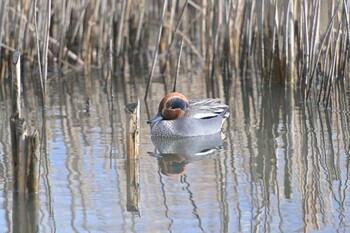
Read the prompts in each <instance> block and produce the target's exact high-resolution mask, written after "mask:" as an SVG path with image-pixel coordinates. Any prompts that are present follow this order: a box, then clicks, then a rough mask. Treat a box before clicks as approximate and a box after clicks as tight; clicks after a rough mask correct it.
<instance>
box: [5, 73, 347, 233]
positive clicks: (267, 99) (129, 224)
mask: <svg viewBox="0 0 350 233" xmlns="http://www.w3.org/2000/svg"><path fill="white" fill-rule="evenodd" d="M201 75H203V74H201V73H198V74H192V75H189V76H188V78H183V81H182V82H181V83H180V84H179V87H178V90H179V91H181V92H183V93H185V94H186V95H187V96H188V98H189V99H191V98H201V97H205V96H206V94H205V93H206V87H205V84H204V83H203V82H202V81H200V80H202V78H203V77H202V76H201ZM186 77H187V76H186ZM118 78H119V79H118V80H117V81H116V82H114V83H109V84H108V85H107V86H106V85H105V81H104V78H103V75H101V74H100V73H98V72H93V73H91V74H87V75H84V74H74V75H70V76H68V77H64V78H63V77H60V78H58V77H53V78H51V79H50V80H49V84H48V88H49V89H48V90H49V93H50V94H49V97H48V101H47V107H46V126H47V143H46V147H47V156H44V158H43V159H42V163H41V177H40V181H41V186H40V191H39V193H38V194H37V195H36V199H35V198H34V200H36V201H37V202H36V204H35V203H34V204H33V205H34V210H33V211H32V210H31V209H30V208H29V209H30V210H29V212H30V211H32V212H31V213H33V214H34V215H35V214H36V215H37V216H38V218H37V226H38V227H39V231H40V232H303V231H305V232H316V231H317V232H330V231H338V232H346V231H350V230H349V228H350V207H349V206H350V197H349V196H350V193H349V188H348V180H349V177H350V176H349V159H350V157H349V148H350V147H349V146H350V144H349V141H350V140H349V135H350V131H349V129H350V127H349V117H350V111H349V106H348V103H349V95H348V94H346V92H339V93H340V94H339V95H334V96H333V97H332V100H333V102H332V108H328V109H327V108H322V107H316V106H314V105H313V104H312V102H311V103H309V104H307V103H304V102H302V101H300V99H299V95H298V92H297V91H292V90H290V89H288V88H285V87H283V86H278V85H275V86H273V87H272V88H271V89H269V88H268V87H266V88H257V87H256V85H255V84H254V82H255V81H254V80H255V79H256V78H257V77H254V75H252V77H251V78H250V79H247V80H252V82H248V81H247V82H243V83H241V81H240V79H239V78H238V77H237V79H236V80H235V82H234V84H232V85H231V86H230V88H231V89H230V91H229V95H224V94H223V89H224V88H222V87H221V88H219V93H220V95H219V96H220V97H221V98H222V100H226V102H227V103H228V104H229V105H230V110H231V116H230V118H229V120H228V122H227V124H226V126H225V128H226V133H225V134H224V135H215V136H213V137H211V138H202V139H193V140H192V141H190V142H188V141H181V140H178V141H172V140H171V141H162V140H160V141H159V140H155V139H152V138H151V136H150V134H149V127H148V125H147V124H146V120H147V119H148V118H149V117H150V116H151V115H153V114H154V113H155V111H156V110H157V107H158V106H157V105H158V101H159V100H160V99H161V98H162V96H163V95H164V94H165V91H164V86H163V84H161V79H160V78H158V79H157V78H156V79H155V83H154V85H153V87H152V93H151V95H150V100H149V101H148V102H147V105H146V103H145V102H143V101H141V103H142V107H141V117H142V121H141V122H142V124H141V145H140V151H141V154H140V159H139V176H140V193H139V196H140V201H139V203H138V208H139V209H138V210H139V211H138V212H137V211H134V212H131V211H128V208H127V191H128V188H130V187H128V185H127V171H128V163H127V160H126V142H125V141H126V140H125V134H126V132H125V130H126V126H125V124H126V117H127V116H126V114H125V112H124V106H125V104H126V103H127V102H130V101H135V100H136V97H137V95H140V96H141V95H142V93H144V89H143V87H144V86H145V85H144V84H143V83H144V82H145V80H142V79H141V78H138V79H136V82H135V83H132V82H129V81H128V79H129V78H130V77H128V76H127V77H125V79H126V81H125V83H126V84H123V85H122V84H121V82H122V81H121V80H122V78H123V77H118ZM111 85H112V88H110V87H111ZM7 88H8V86H6V87H5V89H3V90H2V92H1V95H0V96H1V98H0V109H1V113H0V119H1V120H0V126H1V128H0V130H1V134H0V174H1V175H0V190H1V195H0V206H1V208H0V232H12V231H14V230H16V229H18V228H17V227H18V226H17V225H16V224H18V221H17V222H16V220H15V219H17V218H19V217H20V213H16V212H15V210H14V208H13V206H14V201H16V200H15V198H14V197H15V193H14V192H13V189H12V181H13V176H12V165H11V161H12V159H11V145H10V132H9V116H10V110H9V106H10V104H9V103H10V100H9V98H7V96H8V93H9V91H8V89H7ZM335 88H339V86H336V87H335ZM26 93H27V95H26V97H27V101H26V104H30V103H34V102H35V98H33V97H32V96H34V93H32V92H31V91H30V90H28V91H26ZM142 97H143V96H141V98H142ZM28 109H29V110H28V113H27V114H28V116H29V119H30V121H31V122H33V124H34V125H35V124H36V122H37V121H38V119H40V117H41V113H40V111H39V113H38V108H37V107H35V106H34V107H33V106H32V107H28ZM221 137H222V138H221ZM152 140H153V141H152ZM155 145H156V147H157V149H158V150H155ZM161 152H162V153H163V154H164V155H163V154H161ZM198 152H200V153H198ZM29 202H30V203H33V201H29ZM30 223H31V224H32V223H33V222H30ZM34 223H35V222H34ZM26 227H28V226H24V229H26V230H25V231H27V230H28V228H26Z"/></svg>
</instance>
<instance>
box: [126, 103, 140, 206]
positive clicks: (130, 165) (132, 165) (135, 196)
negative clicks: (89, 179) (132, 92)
mask: <svg viewBox="0 0 350 233" xmlns="http://www.w3.org/2000/svg"><path fill="white" fill-rule="evenodd" d="M126 112H127V113H128V116H129V117H127V122H126V124H127V131H126V132H127V136H126V140H127V143H126V145H127V187H126V189H127V203H126V208H127V210H128V211H130V212H137V213H140V208H139V200H140V169H139V162H138V156H139V145H140V99H138V101H137V103H131V104H128V105H126Z"/></svg>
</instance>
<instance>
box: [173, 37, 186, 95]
mask: <svg viewBox="0 0 350 233" xmlns="http://www.w3.org/2000/svg"><path fill="white" fill-rule="evenodd" d="M183 45H184V38H183V37H182V38H181V44H180V52H179V57H178V59H177V64H176V75H175V80H174V87H173V92H175V91H176V84H177V78H178V77H179V72H180V63H181V54H182V48H183Z"/></svg>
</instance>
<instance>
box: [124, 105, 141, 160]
mask: <svg viewBox="0 0 350 233" xmlns="http://www.w3.org/2000/svg"><path fill="white" fill-rule="evenodd" d="M126 112H127V113H128V114H129V117H127V120H128V122H127V123H126V124H127V133H128V135H127V153H128V159H135V158H137V156H138V155H139V144H140V99H138V101H137V103H130V104H127V105H126Z"/></svg>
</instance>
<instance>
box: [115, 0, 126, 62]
mask: <svg viewBox="0 0 350 233" xmlns="http://www.w3.org/2000/svg"><path fill="white" fill-rule="evenodd" d="M126 2H127V1H126V0H123V1H122V9H121V15H120V17H119V25H118V37H117V48H116V53H117V56H119V54H120V50H121V43H122V36H123V28H124V21H125V20H126V19H125V12H126V7H127V5H126V4H127V3H126Z"/></svg>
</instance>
